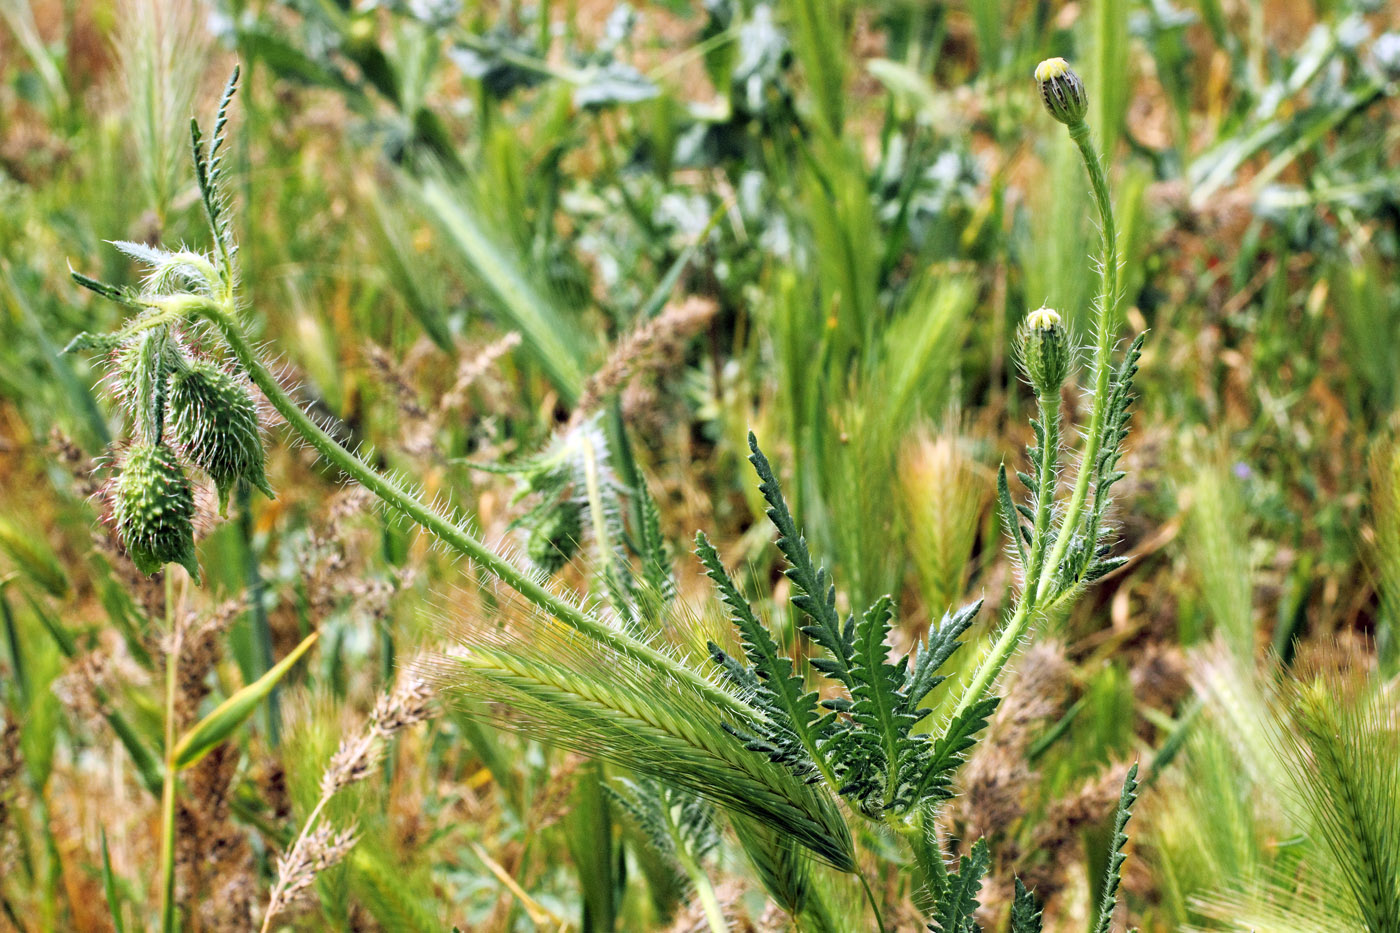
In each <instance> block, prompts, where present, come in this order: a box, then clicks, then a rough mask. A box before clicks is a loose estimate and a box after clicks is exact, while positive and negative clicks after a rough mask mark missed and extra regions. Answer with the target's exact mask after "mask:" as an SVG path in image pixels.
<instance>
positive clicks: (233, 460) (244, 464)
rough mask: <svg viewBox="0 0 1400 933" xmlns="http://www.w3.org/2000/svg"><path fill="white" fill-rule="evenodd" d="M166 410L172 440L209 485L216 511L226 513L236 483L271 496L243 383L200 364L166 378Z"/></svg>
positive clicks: (254, 411)
mask: <svg viewBox="0 0 1400 933" xmlns="http://www.w3.org/2000/svg"><path fill="white" fill-rule="evenodd" d="M167 405H168V408H169V412H170V429H171V435H172V437H173V439H174V441H175V443H176V444H177V445H178V446H179V448H180V450H181V451H182V452H183V453H184V455H185V456H186V457H187V458H188V459H189V461H190V462H191V463H193V464H194V465H195V466H197V467H199V468H200V469H201V470H203V471H204V472H206V473H208V474H209V476H210V478H211V479H213V480H214V485H215V487H216V488H217V489H218V492H219V511H220V512H223V511H225V510H226V509H227V508H228V497H229V492H230V491H231V490H232V489H233V487H234V485H235V484H236V483H237V482H238V481H239V480H246V481H247V482H249V483H251V484H252V485H254V486H256V487H257V488H259V489H261V490H262V491H263V492H264V493H266V494H267V495H268V496H269V497H271V495H272V490H271V488H270V487H269V486H268V484H267V477H266V476H265V475H264V473H263V467H264V462H265V460H266V455H265V454H264V453H263V443H262V434H261V432H260V431H259V429H258V412H257V407H256V406H255V405H254V404H253V399H252V396H250V395H249V394H248V390H247V388H246V387H244V385H243V384H242V383H240V382H239V381H238V380H237V379H234V378H233V377H232V376H230V375H229V374H228V373H226V372H224V371H223V370H221V369H219V368H218V367H217V366H215V365H214V364H213V363H210V362H207V361H204V360H199V361H196V362H194V363H191V364H190V365H189V366H188V367H186V368H184V369H181V370H179V371H177V372H175V373H173V374H172V375H171V377H170V394H169V398H168V401H167Z"/></svg>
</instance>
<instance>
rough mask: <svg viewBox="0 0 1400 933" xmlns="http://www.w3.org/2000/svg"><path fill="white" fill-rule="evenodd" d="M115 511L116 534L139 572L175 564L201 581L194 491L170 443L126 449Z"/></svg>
mask: <svg viewBox="0 0 1400 933" xmlns="http://www.w3.org/2000/svg"><path fill="white" fill-rule="evenodd" d="M112 510H113V518H114V519H115V521H116V526H117V533H118V535H120V537H121V540H122V544H124V545H125V546H126V551H127V554H129V555H130V556H131V561H132V563H134V564H135V565H136V567H137V569H138V570H140V571H141V572H142V573H145V574H154V573H156V572H157V571H159V570H160V569H161V568H162V567H164V566H165V565H166V564H169V563H176V564H180V565H181V566H183V567H184V568H185V569H186V570H188V571H189V572H190V576H192V577H194V578H195V579H196V580H198V579H199V565H198V563H197V562H196V561H195V554H194V489H193V488H192V487H191V486H190V481H189V480H188V479H187V478H186V477H185V471H184V468H183V467H181V466H180V461H179V460H178V459H176V457H175V452H174V451H172V450H171V449H170V448H169V447H166V446H165V445H164V444H138V445H136V446H134V447H132V448H131V449H130V450H129V451H128V452H127V455H126V460H125V461H124V462H123V464H122V470H121V475H120V476H119V477H118V478H117V483H116V490H115V495H114V497H113V504H112Z"/></svg>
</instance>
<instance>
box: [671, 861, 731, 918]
mask: <svg viewBox="0 0 1400 933" xmlns="http://www.w3.org/2000/svg"><path fill="white" fill-rule="evenodd" d="M676 856H677V858H679V859H680V863H681V868H682V869H683V870H684V871H685V873H686V875H688V876H689V877H690V881H691V883H692V884H694V885H695V896H696V897H698V898H700V906H701V907H703V908H704V909H705V921H706V922H707V923H708V924H709V925H710V930H711V931H712V933H729V924H728V922H726V921H725V919H724V908H722V907H721V906H720V903H719V897H717V896H716V895H715V888H714V885H712V884H710V876H709V875H707V874H705V869H703V868H701V867H700V865H699V864H698V863H697V862H696V861H695V859H694V858H692V857H691V855H690V853H689V852H687V851H686V850H685V846H683V845H681V844H680V843H679V842H677V844H676Z"/></svg>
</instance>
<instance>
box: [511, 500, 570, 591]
mask: <svg viewBox="0 0 1400 933" xmlns="http://www.w3.org/2000/svg"><path fill="white" fill-rule="evenodd" d="M582 536H583V506H581V505H579V504H578V503H577V502H570V501H568V500H565V501H563V502H560V503H559V504H558V505H556V506H555V507H554V508H552V509H550V510H549V511H548V512H546V513H545V514H544V516H543V517H542V518H541V519H540V521H539V523H538V524H536V525H535V527H534V530H533V531H531V532H530V540H529V543H527V544H526V546H525V552H526V553H527V554H528V555H529V557H530V561H531V562H532V563H533V564H534V565H535V566H536V567H538V568H540V569H541V570H543V571H544V572H545V573H548V574H555V573H558V572H559V571H560V570H561V569H562V568H563V566H564V565H565V564H567V563H568V562H569V561H570V560H571V559H572V558H573V556H574V553H575V552H577V551H578V542H579V538H581V537H582Z"/></svg>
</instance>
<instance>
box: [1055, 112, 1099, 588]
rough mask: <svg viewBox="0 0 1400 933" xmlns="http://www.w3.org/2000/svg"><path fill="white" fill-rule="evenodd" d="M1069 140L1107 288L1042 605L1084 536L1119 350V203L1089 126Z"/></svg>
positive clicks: (1077, 126) (1076, 127)
mask: <svg viewBox="0 0 1400 933" xmlns="http://www.w3.org/2000/svg"><path fill="white" fill-rule="evenodd" d="M1069 135H1070V138H1071V139H1073V140H1074V143H1075V145H1077V146H1078V147H1079V154H1080V155H1081V156H1083V159H1084V168H1085V170H1086V171H1087V172H1088V173H1089V186H1090V187H1091V188H1092V189H1093V191H1094V204H1095V206H1097V207H1098V211H1099V234H1100V237H1101V242H1100V257H1099V276H1100V279H1101V284H1102V286H1103V287H1102V290H1101V291H1100V293H1099V301H1098V312H1099V313H1098V319H1097V320H1096V321H1095V322H1094V329H1095V336H1096V338H1097V343H1096V344H1095V347H1094V407H1093V410H1092V412H1091V413H1090V416H1089V429H1088V431H1086V432H1085V435H1084V454H1083V456H1082V457H1081V458H1080V460H1079V472H1078V475H1077V476H1075V479H1074V492H1073V493H1072V494H1071V496H1070V500H1069V506H1068V507H1067V508H1066V509H1065V518H1064V521H1063V522H1062V523H1061V524H1060V532H1059V535H1058V536H1057V537H1056V538H1055V546H1054V547H1053V548H1052V549H1051V551H1050V559H1049V560H1048V561H1046V562H1045V565H1044V566H1043V567H1042V568H1041V573H1040V579H1039V581H1038V582H1037V583H1036V584H1035V586H1036V598H1037V599H1039V598H1040V597H1042V596H1044V595H1045V594H1046V593H1047V592H1048V591H1049V589H1050V583H1051V581H1052V580H1053V579H1054V575H1055V571H1056V569H1057V568H1058V567H1059V565H1060V561H1062V560H1063V559H1064V556H1065V551H1066V550H1068V549H1069V543H1070V541H1072V540H1073V539H1074V536H1075V534H1076V533H1077V532H1078V530H1079V517H1080V515H1081V513H1082V512H1083V511H1084V503H1085V500H1086V499H1087V498H1088V495H1089V480H1090V478H1091V477H1092V476H1093V474H1094V463H1095V462H1096V461H1097V460H1098V456H1099V445H1100V444H1101V443H1102V441H1103V419H1104V412H1105V409H1106V407H1107V401H1108V380H1109V375H1110V373H1111V371H1112V366H1111V365H1110V360H1109V356H1110V354H1111V353H1112V350H1113V335H1114V333H1115V331H1116V330H1117V324H1118V313H1117V312H1118V233H1117V229H1116V227H1115V226H1114V223H1113V200H1112V198H1110V196H1109V191H1108V173H1107V172H1106V171H1105V170H1104V164H1103V159H1102V158H1101V157H1100V156H1099V152H1098V150H1097V149H1095V148H1094V143H1093V141H1092V140H1091V139H1090V138H1089V125H1088V124H1087V123H1084V122H1082V121H1081V122H1079V123H1076V124H1074V125H1072V126H1071V127H1070V128H1069Z"/></svg>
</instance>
